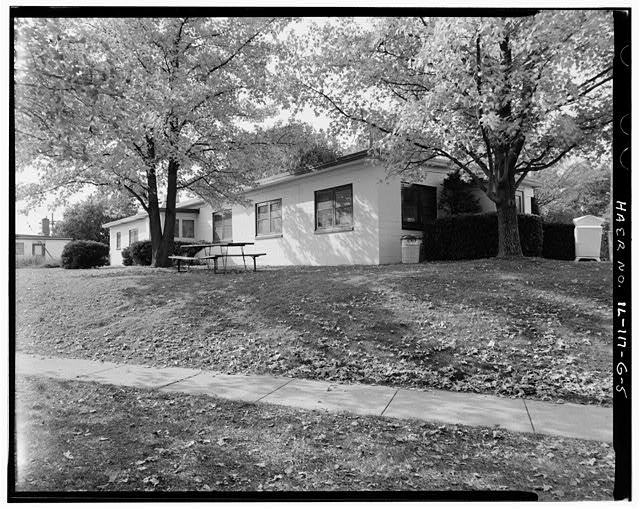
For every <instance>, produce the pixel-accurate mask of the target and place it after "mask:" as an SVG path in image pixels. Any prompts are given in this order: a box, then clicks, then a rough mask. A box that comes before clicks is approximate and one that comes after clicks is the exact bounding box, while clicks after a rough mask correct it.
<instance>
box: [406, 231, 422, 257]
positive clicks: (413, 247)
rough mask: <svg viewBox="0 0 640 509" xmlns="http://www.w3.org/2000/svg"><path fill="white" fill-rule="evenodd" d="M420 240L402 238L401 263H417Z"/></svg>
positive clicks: (410, 237)
mask: <svg viewBox="0 0 640 509" xmlns="http://www.w3.org/2000/svg"><path fill="white" fill-rule="evenodd" d="M421 247H422V239H419V238H417V237H412V236H406V237H403V238H402V263H419V262H420V249H421Z"/></svg>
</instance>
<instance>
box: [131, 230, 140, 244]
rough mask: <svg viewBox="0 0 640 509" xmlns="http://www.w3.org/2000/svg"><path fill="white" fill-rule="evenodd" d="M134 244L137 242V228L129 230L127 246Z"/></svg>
mask: <svg viewBox="0 0 640 509" xmlns="http://www.w3.org/2000/svg"><path fill="white" fill-rule="evenodd" d="M134 242H138V229H137V228H133V229H132V230H129V245H131V244H133V243H134Z"/></svg>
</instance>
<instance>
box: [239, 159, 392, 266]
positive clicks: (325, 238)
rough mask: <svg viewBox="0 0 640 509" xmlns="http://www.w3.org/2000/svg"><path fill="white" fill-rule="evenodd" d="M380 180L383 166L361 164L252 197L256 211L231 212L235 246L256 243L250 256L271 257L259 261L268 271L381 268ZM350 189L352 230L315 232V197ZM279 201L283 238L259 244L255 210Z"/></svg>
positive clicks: (252, 193)
mask: <svg viewBox="0 0 640 509" xmlns="http://www.w3.org/2000/svg"><path fill="white" fill-rule="evenodd" d="M380 174H381V168H380V166H378V165H376V164H374V163H371V162H368V161H366V160H359V161H354V162H351V163H346V164H344V165H342V170H337V171H333V170H332V171H328V172H324V173H323V172H320V173H315V174H314V173H310V174H307V175H304V176H302V177H299V178H297V179H295V180H293V181H289V182H285V183H281V184H275V185H271V186H268V187H264V188H261V189H258V190H255V191H250V192H248V193H246V195H245V197H246V198H247V199H248V200H250V202H251V206H249V207H245V206H242V205H234V206H232V225H233V226H232V227H233V240H234V241H236V242H254V243H255V245H254V246H249V247H247V248H246V250H247V252H253V253H267V254H266V256H263V257H261V258H259V261H258V263H259V264H263V265H343V264H377V263H379V256H378V212H377V201H378V189H377V182H378V179H379V176H380ZM347 184H351V185H352V192H353V230H350V231H339V232H326V233H325V232H316V231H315V201H314V200H315V191H320V190H323V189H328V188H333V187H338V186H343V185H347ZM276 199H281V200H282V235H281V236H278V237H273V238H256V231H255V204H256V203H260V202H264V201H269V200H276ZM237 261H238V260H237V259H236V262H237Z"/></svg>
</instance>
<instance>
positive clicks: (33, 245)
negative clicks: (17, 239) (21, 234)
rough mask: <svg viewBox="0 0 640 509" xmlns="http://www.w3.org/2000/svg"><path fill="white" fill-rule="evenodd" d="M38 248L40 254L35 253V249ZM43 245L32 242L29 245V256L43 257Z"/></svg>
mask: <svg viewBox="0 0 640 509" xmlns="http://www.w3.org/2000/svg"><path fill="white" fill-rule="evenodd" d="M37 247H38V248H40V254H37V253H36V248H37ZM44 252H45V244H44V243H43V242H34V243H33V244H31V256H44Z"/></svg>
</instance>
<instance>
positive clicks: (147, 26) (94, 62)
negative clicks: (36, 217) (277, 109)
mask: <svg viewBox="0 0 640 509" xmlns="http://www.w3.org/2000/svg"><path fill="white" fill-rule="evenodd" d="M284 23H286V20H284V19H263V18H163V19H154V18H140V19H135V18H123V19H118V18H104V19H79V18H76V19H73V18H56V19H46V18H42V19H28V18H25V19H17V20H16V30H15V55H14V64H15V75H14V76H15V77H14V80H15V112H16V114H15V126H16V129H15V132H16V149H17V150H16V153H17V154H18V157H17V161H16V162H17V166H18V169H20V168H21V167H22V168H23V167H26V166H31V167H34V168H36V169H38V171H39V173H40V176H41V178H40V180H39V182H38V183H35V184H29V185H27V186H23V187H22V188H20V189H19V196H20V197H25V198H27V199H31V200H33V201H38V199H42V198H44V197H45V196H47V195H50V194H51V193H57V194H58V195H59V196H61V197H64V196H68V195H70V194H72V193H74V192H77V191H78V190H80V189H82V188H84V187H85V186H86V185H94V186H98V187H104V188H106V189H118V190H123V191H124V190H126V191H127V192H129V193H130V194H131V195H132V196H134V197H135V198H136V199H137V200H138V202H139V203H140V205H141V206H142V208H143V209H144V210H145V211H147V213H148V214H149V217H150V224H151V239H152V244H153V257H154V264H156V265H167V264H168V260H167V256H168V248H169V244H170V242H172V240H173V225H174V217H175V198H176V193H177V192H178V191H179V190H183V189H184V190H186V189H188V190H190V191H192V192H194V193H196V194H198V195H200V196H202V197H204V198H207V199H209V200H210V201H214V202H215V201H216V200H218V201H224V200H229V199H233V198H234V197H235V195H236V193H237V191H238V190H239V189H241V188H242V186H243V185H247V184H248V183H250V182H251V178H252V175H253V173H252V172H251V171H247V170H248V169H251V168H257V167H259V166H261V165H264V164H265V155H264V154H263V153H262V152H261V150H262V149H263V148H264V146H265V145H264V143H262V142H261V140H259V139H257V137H258V135H257V134H256V133H255V132H253V131H252V130H251V129H247V128H246V127H243V125H244V124H246V123H248V122H249V123H250V122H252V121H259V120H261V119H263V118H264V117H265V115H267V114H269V113H270V112H271V109H270V108H269V107H268V106H269V104H268V94H269V91H270V90H271V89H270V87H271V81H270V80H269V70H268V64H269V61H270V54H271V53H270V50H271V48H272V43H273V40H274V34H275V33H276V32H277V31H278V28H279V27H280V26H281V25H282V24H284ZM243 123H244V124H243ZM162 190H165V191H166V192H165V193H163V194H165V195H166V217H167V220H166V221H165V226H164V230H162V227H161V222H160V212H159V207H160V205H159V194H160V193H161V191H162Z"/></svg>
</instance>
